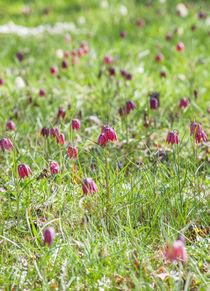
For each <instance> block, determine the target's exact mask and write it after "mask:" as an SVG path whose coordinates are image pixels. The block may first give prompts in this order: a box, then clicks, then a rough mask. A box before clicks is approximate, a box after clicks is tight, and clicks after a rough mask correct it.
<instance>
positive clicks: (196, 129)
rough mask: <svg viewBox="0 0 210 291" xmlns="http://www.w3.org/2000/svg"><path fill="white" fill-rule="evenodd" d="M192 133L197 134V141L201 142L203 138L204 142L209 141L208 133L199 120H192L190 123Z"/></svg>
mask: <svg viewBox="0 0 210 291" xmlns="http://www.w3.org/2000/svg"><path fill="white" fill-rule="evenodd" d="M190 135H194V136H195V140H196V142H197V143H200V142H201V140H203V141H204V142H206V141H208V138H207V135H206V133H205V131H203V129H202V125H201V124H200V123H197V122H192V123H191V125H190Z"/></svg>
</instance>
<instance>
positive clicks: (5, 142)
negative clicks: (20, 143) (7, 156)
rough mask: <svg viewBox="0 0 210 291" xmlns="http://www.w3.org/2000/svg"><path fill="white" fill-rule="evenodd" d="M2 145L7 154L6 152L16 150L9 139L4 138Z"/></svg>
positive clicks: (0, 143)
mask: <svg viewBox="0 0 210 291" xmlns="http://www.w3.org/2000/svg"><path fill="white" fill-rule="evenodd" d="M0 145H1V149H2V151H3V152H5V150H8V151H10V150H11V149H14V147H13V144H12V142H11V140H10V139H9V138H8V137H4V138H2V139H1V140H0Z"/></svg>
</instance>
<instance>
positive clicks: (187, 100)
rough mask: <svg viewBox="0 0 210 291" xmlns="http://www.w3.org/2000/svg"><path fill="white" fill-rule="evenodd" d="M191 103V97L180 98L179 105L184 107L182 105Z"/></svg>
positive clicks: (185, 105)
mask: <svg viewBox="0 0 210 291" xmlns="http://www.w3.org/2000/svg"><path fill="white" fill-rule="evenodd" d="M188 105H189V99H187V98H181V99H180V103H179V107H180V108H182V107H184V108H185V107H187V106H188Z"/></svg>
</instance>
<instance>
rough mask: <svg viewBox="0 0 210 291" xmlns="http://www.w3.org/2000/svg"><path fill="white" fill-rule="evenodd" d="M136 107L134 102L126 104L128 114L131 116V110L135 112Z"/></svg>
mask: <svg viewBox="0 0 210 291" xmlns="http://www.w3.org/2000/svg"><path fill="white" fill-rule="evenodd" d="M135 109H136V106H135V104H134V102H133V101H131V100H129V101H127V102H126V113H127V114H129V113H130V111H131V110H135Z"/></svg>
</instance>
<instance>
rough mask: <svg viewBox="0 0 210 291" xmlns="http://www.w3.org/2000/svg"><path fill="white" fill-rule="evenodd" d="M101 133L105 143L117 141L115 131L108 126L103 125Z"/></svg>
mask: <svg viewBox="0 0 210 291" xmlns="http://www.w3.org/2000/svg"><path fill="white" fill-rule="evenodd" d="M101 133H103V134H104V135H105V137H106V140H107V141H113V140H117V135H116V132H115V129H114V128H112V127H111V126H109V125H103V126H102V129H101Z"/></svg>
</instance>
